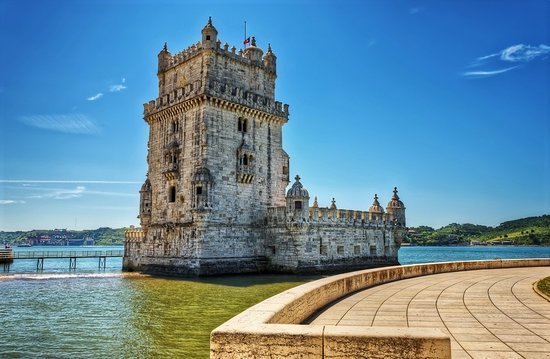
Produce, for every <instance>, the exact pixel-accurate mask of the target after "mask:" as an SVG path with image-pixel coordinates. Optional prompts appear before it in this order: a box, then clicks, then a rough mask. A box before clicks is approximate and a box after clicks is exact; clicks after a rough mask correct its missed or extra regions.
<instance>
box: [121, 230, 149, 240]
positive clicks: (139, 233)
mask: <svg viewBox="0 0 550 359" xmlns="http://www.w3.org/2000/svg"><path fill="white" fill-rule="evenodd" d="M143 238H145V233H144V232H143V230H142V229H141V228H130V229H127V230H126V231H125V232H124V239H125V240H126V242H140V241H142V240H143Z"/></svg>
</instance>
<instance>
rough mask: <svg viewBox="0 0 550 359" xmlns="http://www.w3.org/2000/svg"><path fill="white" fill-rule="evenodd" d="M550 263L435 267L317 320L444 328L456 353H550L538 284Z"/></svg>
mask: <svg viewBox="0 0 550 359" xmlns="http://www.w3.org/2000/svg"><path fill="white" fill-rule="evenodd" d="M547 276H550V267H531V268H506V269H489V270H475V271H465V272H453V273H443V274H434V275H429V276H423V277H417V278H411V279H404V280H399V281H396V282H392V283H388V284H384V285H380V286H377V287H373V288H369V289H365V290H362V291H360V292H357V293H355V294H353V295H351V296H349V297H347V298H345V299H343V300H341V301H339V302H337V303H335V304H333V305H332V306H330V307H329V308H328V309H325V310H324V311H322V312H321V313H320V314H318V316H317V317H316V318H315V319H313V320H312V321H311V322H310V324H318V325H345V326H373V327H382V326H385V327H419V328H421V327H424V328H438V329H441V330H442V331H443V332H444V333H446V334H448V335H449V336H450V337H451V349H452V358H453V359H461V358H473V359H477V358H491V359H493V358H494V359H497V358H533V359H534V358H550V302H548V301H546V300H545V299H544V298H542V297H540V296H539V295H537V294H536V293H535V292H534V290H533V289H532V285H533V283H534V282H535V281H537V280H538V279H541V278H544V277H547Z"/></svg>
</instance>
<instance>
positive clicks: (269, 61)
mask: <svg viewBox="0 0 550 359" xmlns="http://www.w3.org/2000/svg"><path fill="white" fill-rule="evenodd" d="M263 61H264V66H265V68H266V70H268V71H269V72H272V73H274V74H276V73H277V56H275V54H274V53H273V51H271V44H267V52H266V53H265V55H264V57H263Z"/></svg>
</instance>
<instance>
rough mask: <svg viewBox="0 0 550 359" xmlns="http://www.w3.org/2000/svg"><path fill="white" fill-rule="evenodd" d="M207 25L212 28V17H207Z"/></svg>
mask: <svg viewBox="0 0 550 359" xmlns="http://www.w3.org/2000/svg"><path fill="white" fill-rule="evenodd" d="M207 25H210V26H212V16H209V17H208V24H207Z"/></svg>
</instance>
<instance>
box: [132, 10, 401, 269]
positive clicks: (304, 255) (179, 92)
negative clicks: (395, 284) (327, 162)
mask: <svg viewBox="0 0 550 359" xmlns="http://www.w3.org/2000/svg"><path fill="white" fill-rule="evenodd" d="M276 61H277V57H276V56H275V54H274V53H273V51H272V49H271V47H270V46H268V48H267V51H266V52H265V53H264V51H263V50H262V49H260V48H259V47H257V45H256V40H255V38H254V37H252V41H251V45H250V46H249V47H247V48H245V49H244V50H239V51H238V52H237V51H236V48H235V47H234V46H233V47H231V48H229V45H228V44H227V43H225V44H223V45H222V43H221V41H220V40H218V31H217V30H216V28H215V27H214V26H213V24H212V22H211V20H209V21H208V23H207V24H206V26H205V27H204V28H203V30H202V41H199V42H197V43H196V44H194V45H192V46H191V47H189V48H187V49H186V50H184V51H182V52H179V53H177V54H174V55H172V54H171V53H170V52H169V51H168V47H167V46H166V44H165V46H164V48H163V49H162V50H161V51H160V53H159V54H158V73H157V76H158V81H159V83H158V85H159V96H158V98H157V99H155V100H153V101H150V102H148V103H146V104H144V119H145V121H146V122H147V124H148V125H149V141H148V155H147V163H148V172H147V179H146V180H145V183H144V184H143V186H142V188H141V191H140V210H139V218H140V221H141V228H140V229H130V230H128V231H127V232H126V244H125V255H124V264H123V266H124V269H125V270H137V271H143V272H152V273H164V274H176V275H212V274H223V273H246V272H263V271H277V272H325V271H335V270H348V269H354V268H364V267H370V266H379V265H389V264H397V251H398V249H399V246H400V243H401V240H402V238H403V237H404V235H405V206H404V205H403V202H401V200H400V199H399V196H398V195H397V188H395V189H394V192H393V197H392V198H391V200H390V202H389V203H388V205H387V207H386V209H385V210H384V208H383V207H382V206H381V205H380V203H379V201H378V197H377V196H376V195H375V196H374V202H373V204H372V206H371V207H370V208H369V211H368V212H366V211H354V210H345V209H338V208H337V206H336V202H335V201H334V200H333V201H332V205H331V206H330V207H324V208H323V207H319V205H318V203H317V199H316V198H315V201H314V203H313V204H312V205H310V196H309V193H308V191H307V190H306V189H305V188H304V186H303V185H302V183H301V181H300V180H301V179H300V177H298V176H296V177H295V182H294V184H293V185H292V187H291V188H290V189H289V190H288V191H286V192H285V189H286V187H287V186H288V184H289V173H290V165H289V156H288V155H287V153H286V152H285V151H284V150H283V147H282V141H283V139H282V127H283V125H284V124H285V123H286V122H287V121H288V116H289V110H288V105H286V104H285V105H283V104H282V103H281V102H279V101H276V100H275V79H276V77H277V67H276Z"/></svg>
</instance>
